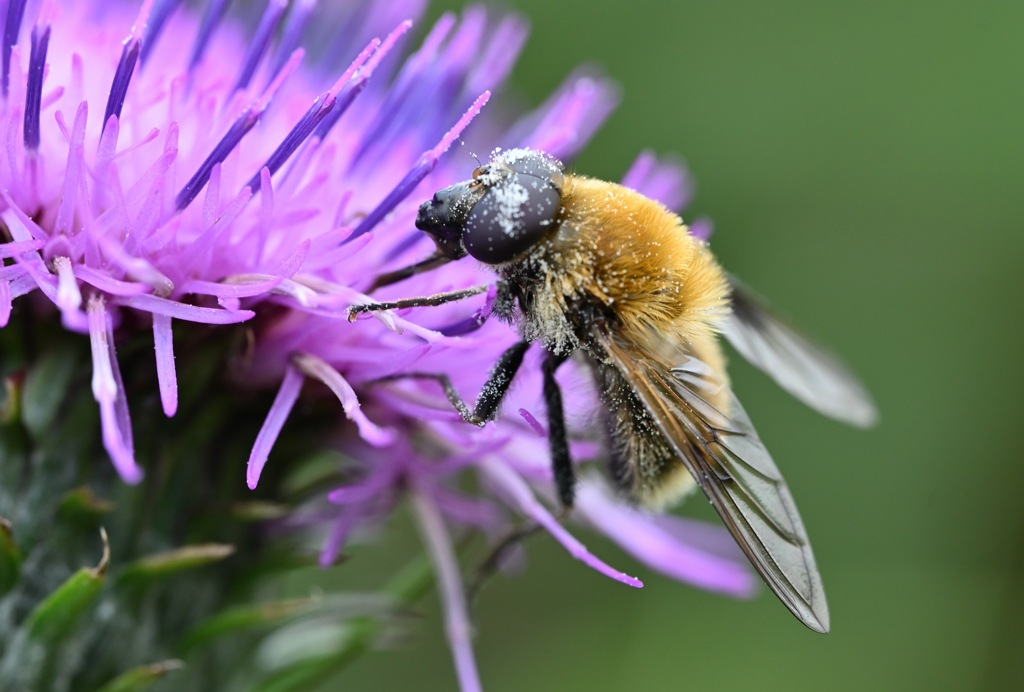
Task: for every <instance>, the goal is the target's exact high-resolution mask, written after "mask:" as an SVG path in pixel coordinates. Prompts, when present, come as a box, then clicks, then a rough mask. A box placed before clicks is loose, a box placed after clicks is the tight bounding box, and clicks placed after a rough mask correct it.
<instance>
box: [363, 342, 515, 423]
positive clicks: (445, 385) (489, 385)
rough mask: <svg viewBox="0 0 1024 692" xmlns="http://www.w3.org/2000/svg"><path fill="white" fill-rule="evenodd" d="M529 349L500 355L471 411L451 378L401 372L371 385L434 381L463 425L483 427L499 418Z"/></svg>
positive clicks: (512, 348)
mask: <svg viewBox="0 0 1024 692" xmlns="http://www.w3.org/2000/svg"><path fill="white" fill-rule="evenodd" d="M529 346H530V342H529V341H520V342H518V343H516V344H514V345H512V346H511V347H509V348H508V349H506V350H505V352H504V353H502V354H501V357H500V358H498V362H497V363H495V364H494V367H493V368H492V369H491V374H490V375H489V376H488V377H487V381H486V382H485V383H484V386H483V388H482V389H481V390H480V394H479V395H478V396H477V398H476V404H475V405H474V406H473V410H472V411H471V410H470V409H469V406H468V405H467V404H466V402H465V400H464V399H463V398H462V396H461V395H460V394H459V392H458V390H456V389H455V385H453V384H452V380H451V378H450V377H449V376H448V375H446V374H445V373H436V372H403V373H398V374H395V375H388V376H386V377H381V378H379V379H377V380H374V382H391V381H394V380H407V379H412V380H434V381H435V382H437V383H438V384H440V385H441V389H442V390H444V395H445V397H447V399H448V401H449V402H450V403H451V405H452V406H453V407H454V408H455V410H456V411H458V412H459V415H460V416H462V419H463V420H464V421H466V422H467V423H472V424H473V425H483V424H484V423H486V422H488V421H492V420H494V417H495V416H496V415H497V414H498V408H499V407H500V406H501V402H502V401H503V400H504V398H505V395H506V394H507V393H508V389H509V387H510V386H511V385H512V379H513V378H514V377H515V376H516V373H517V372H518V371H519V366H521V365H522V364H523V356H525V355H526V349H527V348H529Z"/></svg>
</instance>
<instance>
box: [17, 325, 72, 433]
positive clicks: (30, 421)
mask: <svg viewBox="0 0 1024 692" xmlns="http://www.w3.org/2000/svg"><path fill="white" fill-rule="evenodd" d="M77 353H78V352H77V350H76V349H75V348H74V347H73V346H72V345H70V344H68V343H66V342H63V343H61V342H59V343H58V345H56V346H55V347H54V348H51V349H48V350H47V351H45V352H44V353H42V354H41V355H40V356H39V358H38V360H36V362H35V365H34V366H33V367H32V368H31V369H30V370H29V371H28V373H27V374H26V376H25V387H24V392H23V394H22V420H23V421H24V422H25V427H26V428H28V430H29V432H31V433H32V436H33V437H35V438H36V439H40V438H41V437H43V436H44V435H46V434H47V432H48V431H49V430H50V424H51V423H52V422H53V419H54V416H56V414H57V410H58V409H59V408H60V405H61V403H62V402H63V401H65V400H66V398H67V394H68V387H69V386H70V384H71V378H72V377H73V376H74V374H75V368H76V366H77V365H78V357H77Z"/></svg>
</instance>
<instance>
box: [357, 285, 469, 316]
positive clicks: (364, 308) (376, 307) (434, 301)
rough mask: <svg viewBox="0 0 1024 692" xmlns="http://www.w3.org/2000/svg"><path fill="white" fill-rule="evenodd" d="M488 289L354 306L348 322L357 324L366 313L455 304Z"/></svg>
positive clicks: (463, 290)
mask: <svg viewBox="0 0 1024 692" xmlns="http://www.w3.org/2000/svg"><path fill="white" fill-rule="evenodd" d="M487 288H488V286H487V284H483V285H481V286H470V287H469V288H463V289H459V290H458V291H447V292H445V293H435V294H434V295H432V296H420V297H418V298H404V299H402V300H391V301H387V302H383V303H364V304H362V305H353V306H351V307H349V309H348V321H349V322H355V320H356V318H357V317H358V316H359V315H360V314H362V313H364V312H379V311H381V310H398V309H401V308H417V307H424V306H436V305H444V304H445V303H454V302H455V301H457V300H462V299H463V298H469V297H470V296H475V295H479V294H481V293H483V292H484V291H486V290H487Z"/></svg>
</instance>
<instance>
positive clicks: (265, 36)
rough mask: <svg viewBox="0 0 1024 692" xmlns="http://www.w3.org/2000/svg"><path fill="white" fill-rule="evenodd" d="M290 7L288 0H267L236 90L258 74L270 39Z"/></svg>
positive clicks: (242, 87) (246, 55)
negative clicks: (257, 71)
mask: <svg viewBox="0 0 1024 692" xmlns="http://www.w3.org/2000/svg"><path fill="white" fill-rule="evenodd" d="M286 9H288V1H287V0H267V7H266V9H265V10H264V11H263V17H261V18H260V23H259V26H258V27H256V32H255V33H254V34H253V36H252V39H250V41H249V50H248V52H247V53H246V54H245V59H243V60H242V69H241V71H240V72H239V73H238V81H237V82H235V90H236V91H239V90H242V89H245V88H246V87H248V86H249V82H250V80H252V77H253V75H254V74H256V68H257V67H259V64H260V61H261V60H262V59H263V56H264V55H265V54H266V52H267V49H268V48H269V47H270V41H271V39H272V38H273V37H274V32H275V31H276V30H277V26H278V25H279V24H280V23H281V19H282V18H283V17H284V12H285V10H286Z"/></svg>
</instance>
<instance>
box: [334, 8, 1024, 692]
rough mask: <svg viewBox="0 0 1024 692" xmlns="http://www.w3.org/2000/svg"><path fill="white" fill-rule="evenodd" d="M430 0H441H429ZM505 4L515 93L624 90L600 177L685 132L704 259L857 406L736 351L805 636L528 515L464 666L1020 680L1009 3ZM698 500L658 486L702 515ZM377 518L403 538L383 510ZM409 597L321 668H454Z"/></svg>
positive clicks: (951, 684)
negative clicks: (806, 583)
mask: <svg viewBox="0 0 1024 692" xmlns="http://www.w3.org/2000/svg"><path fill="white" fill-rule="evenodd" d="M444 7H452V8H459V7H461V3H455V2H447V3H444V4H438V3H434V4H433V5H432V7H431V13H430V15H429V17H430V18H433V17H436V16H437V15H438V14H439V13H440V11H441V9H442V8H444ZM513 8H514V9H516V10H517V11H520V12H522V13H523V14H525V15H526V16H527V17H528V18H529V20H530V22H531V25H532V33H531V37H530V40H529V42H528V44H527V46H526V50H525V52H524V55H523V58H522V59H521V61H520V63H519V66H518V68H517V71H516V72H515V75H514V83H515V85H516V88H517V89H519V90H520V91H521V92H522V94H523V98H524V100H525V101H526V102H527V103H528V104H530V105H535V104H537V103H539V102H540V101H541V100H542V99H543V98H544V97H545V96H546V95H547V94H549V93H550V92H551V91H552V89H554V87H555V86H556V85H557V84H558V83H559V82H560V81H561V80H562V79H563V78H564V77H565V75H566V74H568V73H569V72H570V71H571V70H572V69H573V68H574V67H575V66H577V65H579V64H581V63H591V64H596V65H598V66H600V67H601V68H603V69H604V71H606V72H607V73H608V74H609V75H610V76H611V77H612V78H614V79H615V80H616V81H617V82H618V83H619V84H620V85H621V87H622V91H623V101H622V105H621V106H620V107H619V109H618V110H617V111H616V113H615V114H614V115H613V116H612V118H611V120H610V122H608V124H607V125H606V126H605V127H604V128H603V129H602V130H601V131H600V133H599V134H598V135H597V137H596V139H595V140H594V142H593V144H592V145H591V146H589V148H588V149H587V150H586V153H585V154H584V155H583V156H582V157H581V158H580V159H579V160H578V162H577V169H578V170H580V171H581V172H585V173H588V174H591V175H595V176H599V177H604V178H609V179H617V178H618V177H620V176H621V174H622V173H623V172H624V171H625V170H626V168H627V167H628V165H629V164H630V162H631V161H632V159H633V158H634V156H635V155H636V153H637V152H638V151H639V150H641V149H643V148H648V147H650V148H653V149H654V150H656V151H657V152H659V153H677V154H679V155H681V156H683V157H685V159H686V161H687V162H688V164H689V166H690V167H691V169H692V171H693V173H694V175H695V177H696V179H697V183H698V186H699V187H698V195H697V198H696V200H695V202H694V203H693V204H692V205H691V207H690V213H689V216H691V217H692V215H693V214H694V213H696V214H707V215H709V216H711V217H712V218H713V219H714V221H715V227H716V233H715V236H714V238H713V247H714V249H715V251H716V253H717V254H718V256H719V257H720V258H722V260H723V263H724V264H726V266H727V267H729V268H730V269H731V270H732V271H735V272H736V273H737V274H739V275H740V276H742V277H743V278H744V279H745V280H746V281H747V282H748V283H750V284H751V285H752V286H755V287H757V288H758V290H760V291H761V292H762V293H763V294H765V295H766V296H769V297H770V298H771V299H772V300H773V302H774V303H775V304H776V305H777V306H779V307H781V308H783V310H784V311H785V312H787V313H788V314H789V315H790V316H791V317H792V318H793V319H794V320H795V321H796V322H797V323H798V324H800V325H802V326H804V327H805V328H806V329H807V331H809V332H810V333H813V334H815V335H817V336H819V337H820V338H821V339H822V340H824V341H825V342H826V343H828V344H830V345H832V346H834V347H835V348H836V350H838V351H839V352H841V353H842V354H843V355H844V356H845V357H846V358H847V359H848V361H849V362H850V363H851V364H852V365H853V366H854V368H855V369H856V370H857V371H858V372H860V373H861V374H862V375H863V377H864V379H865V380H866V382H867V383H868V385H869V387H870V389H871V391H872V392H873V393H874V395H875V397H876V398H877V401H878V404H879V407H880V409H881V416H882V422H881V425H880V426H879V427H877V428H876V429H873V430H870V431H868V432H863V431H856V430H851V429H847V428H845V427H843V426H841V425H839V424H836V423H833V422H831V421H829V420H826V419H824V418H821V417H820V416H818V415H816V414H814V413H813V412H811V411H809V410H807V409H805V408H803V407H802V406H801V405H800V404H798V403H796V402H795V401H794V400H792V399H790V398H789V397H788V396H787V395H786V394H784V393H783V392H781V391H780V390H778V389H776V388H775V386H774V385H772V384H771V383H770V382H768V381H767V379H766V378H765V377H763V376H762V375H760V374H759V373H757V372H755V371H753V370H752V369H751V368H749V367H747V366H746V365H745V364H744V363H738V362H737V363H736V364H735V367H734V369H733V377H734V381H735V388H736V390H737V392H738V393H739V395H740V397H741V398H742V400H743V401H744V402H745V405H746V408H747V410H748V412H749V413H750V414H751V417H752V418H753V419H754V421H755V423H756V424H757V426H758V428H759V430H760V432H761V435H762V437H763V439H764V440H765V442H766V443H767V445H768V447H769V448H770V449H771V450H772V452H773V454H774V456H775V458H776V460H777V461H778V462H779V464H780V466H781V467H782V468H783V470H784V471H785V473H786V477H787V479H788V481H789V484H790V487H791V488H792V490H793V491H794V494H795V495H796V497H797V500H798V502H799V505H800V508H801V511H802V514H803V516H804V520H805V523H806V524H807V526H808V529H809V531H810V533H811V536H812V538H813V540H814V546H815V551H816V553H817V556H818V561H819V564H820V567H821V570H822V573H823V575H824V579H825V584H826V589H827V591H828V594H829V601H830V605H831V609H832V628H833V631H832V633H831V634H829V635H827V636H821V635H816V634H813V633H812V632H810V631H809V630H806V629H804V628H803V627H802V626H801V625H800V624H799V623H798V622H797V621H796V620H795V619H794V618H793V617H792V616H790V615H789V614H788V613H787V612H786V611H785V609H784V608H783V607H782V606H781V605H780V604H779V603H778V602H777V601H776V600H775V598H773V597H772V596H771V594H770V593H768V592H767V591H764V590H763V591H762V592H761V593H760V594H759V596H758V597H757V598H755V599H754V600H753V601H752V602H744V601H732V600H728V599H726V598H722V597H718V596H715V595H711V594H708V593H704V592H701V591H698V590H695V589H692V588H689V587H687V586H683V585H680V584H678V583H675V582H671V581H668V580H666V579H662V578H659V577H658V576H657V575H656V574H654V573H653V571H652V570H650V569H647V568H645V567H642V566H639V565H637V564H636V563H635V562H634V561H633V560H631V559H630V558H629V557H627V556H625V555H624V554H622V553H621V551H620V550H618V549H617V548H616V547H615V546H613V545H611V544H609V543H607V542H603V541H601V540H599V539H598V538H597V537H595V536H593V535H587V534H585V533H582V532H581V538H583V540H584V541H585V542H587V543H588V545H589V546H590V547H591V548H592V549H593V550H594V551H595V552H596V553H598V554H600V555H602V556H603V557H605V558H606V559H608V561H609V562H611V563H613V564H615V565H616V566H619V567H621V568H623V569H625V570H626V571H627V572H630V573H635V574H638V575H639V576H641V578H643V580H644V581H645V583H646V588H644V589H643V590H641V591H634V590H631V589H628V588H625V587H623V586H621V585H619V584H616V583H613V582H611V581H609V580H607V579H604V578H602V577H600V576H598V575H597V574H596V573H594V572H592V571H590V570H588V569H586V568H585V567H583V566H582V565H581V564H580V563H577V562H575V561H573V560H572V559H571V558H569V557H568V556H567V555H566V554H565V553H564V552H562V551H561V550H560V549H558V548H556V547H555V546H554V545H553V542H552V541H551V540H549V539H546V538H538V539H534V540H533V541H532V542H531V543H530V545H529V549H528V552H529V567H528V569H527V570H525V571H524V572H523V573H522V574H521V575H518V576H517V577H514V578H511V579H498V580H496V581H495V582H494V583H493V584H491V585H490V586H489V588H488V589H487V590H486V591H485V593H484V594H483V597H482V602H481V605H480V611H479V631H478V637H477V640H476V642H477V647H476V650H477V654H478V658H479V664H480V668H481V671H482V677H483V681H484V684H485V687H486V688H487V689H488V690H491V691H492V692H495V691H499V690H556V689H591V690H664V689H714V690H719V689H720V690H750V689H759V690H773V689H779V690H822V689H829V690H863V689H898V690H917V689H921V690H971V689H992V690H997V689H1024V625H1022V624H1021V620H1022V618H1024V596H1022V590H1021V589H1022V582H1024V541H1022V538H1024V505H1022V502H1021V499H1020V498H1021V487H1022V484H1024V463H1022V461H1024V460H1022V457H1024V455H1022V453H1021V444H1020V434H1021V430H1022V428H1024V425H1022V423H1021V413H1022V411H1024V406H1022V405H1021V396H1020V395H1021V388H1020V380H1021V371H1022V368H1021V364H1020V362H1019V361H1018V358H1019V357H1020V355H1021V347H1020V345H1021V343H1022V340H1024V339H1022V337H1024V328H1022V320H1021V295H1022V291H1021V288H1022V284H1024V278H1022V274H1024V233H1022V230H1024V228H1022V226H1024V224H1022V214H1021V204H1020V200H1021V196H1022V194H1024V185H1022V183H1024V173H1022V165H1024V137H1022V133H1021V126H1022V123H1024V88H1022V81H1024V70H1022V63H1024V4H1022V3H1008V2H1004V3H997V2H990V3H978V4H972V3H965V2H960V3H955V2H904V3H892V2H869V3H836V2H833V3H819V2H809V1H808V2H783V3H762V2H755V1H752V0H746V1H742V2H714V3H713V2H678V3H675V4H670V3H665V2H654V1H648V0H633V1H632V2H629V3H611V2H594V1H584V0H572V1H571V2H565V1H562V2H553V1H552V0H520V1H519V2H516V3H514V5H513ZM1015 199H1016V200H1018V201H1016V202H1015V201H1014V200H1015ZM705 505H706V503H704V502H702V501H696V502H691V503H690V504H689V505H688V506H684V507H683V508H682V509H680V510H678V511H679V512H680V513H682V514H687V515H691V516H701V517H707V518H708V519H709V520H713V517H712V516H711V515H710V512H709V511H708V510H707V508H706V506H705ZM389 531H394V532H395V533H397V534H399V536H398V537H396V536H395V535H390V536H389V537H388V541H389V542H390V545H391V547H392V549H393V550H395V551H401V548H400V547H399V546H398V544H400V543H401V540H407V541H408V548H409V552H408V553H406V555H408V554H411V553H414V552H415V551H416V547H415V537H414V535H412V534H409V535H408V536H406V538H405V539H401V534H402V531H406V532H408V529H407V527H406V528H405V529H403V527H402V526H401V522H397V523H396V525H395V526H394V527H392V528H391V529H389ZM357 562H358V560H357V561H353V563H350V564H349V566H348V568H349V569H355V568H356V563H357ZM434 601H435V599H433V598H431V602H430V603H428V604H426V605H425V606H424V619H423V621H422V622H420V623H418V625H417V626H416V627H415V630H416V636H415V637H414V638H413V639H411V640H410V641H409V642H408V643H406V644H405V645H403V646H402V647H401V648H403V650H402V651H399V652H383V653H377V654H373V655H371V656H369V657H367V658H365V659H364V660H362V661H360V662H358V663H356V664H355V665H354V666H353V667H352V668H351V670H350V671H348V672H347V673H346V675H345V676H344V677H343V678H342V679H341V681H340V683H341V684H342V685H344V686H345V688H346V689H380V690H384V689H416V690H433V689H438V690H447V689H453V688H454V687H455V679H454V674H453V671H452V663H451V659H450V656H449V653H448V651H447V649H446V646H445V641H444V636H443V625H442V623H441V620H440V615H439V612H438V608H437V605H436V602H434Z"/></svg>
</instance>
